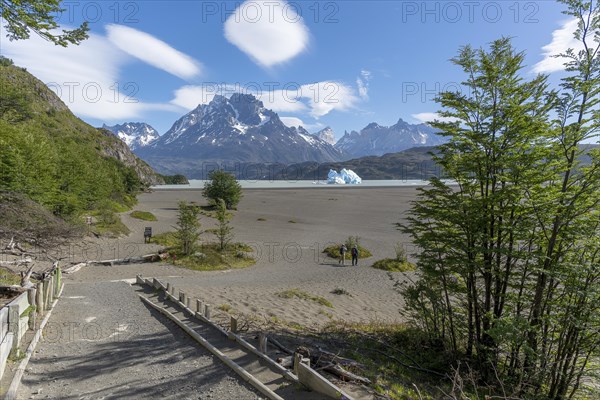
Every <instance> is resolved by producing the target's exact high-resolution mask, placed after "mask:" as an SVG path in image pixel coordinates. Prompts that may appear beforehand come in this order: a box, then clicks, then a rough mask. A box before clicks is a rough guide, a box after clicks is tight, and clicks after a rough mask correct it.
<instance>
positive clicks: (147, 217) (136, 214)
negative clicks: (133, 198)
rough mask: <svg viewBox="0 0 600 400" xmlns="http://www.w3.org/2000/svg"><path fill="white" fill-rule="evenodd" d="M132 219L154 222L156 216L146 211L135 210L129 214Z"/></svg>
mask: <svg viewBox="0 0 600 400" xmlns="http://www.w3.org/2000/svg"><path fill="white" fill-rule="evenodd" d="M129 215H130V216H131V217H132V218H136V219H141V220H142V221H156V216H155V215H154V214H152V213H151V212H148V211H139V210H135V211H132V212H131V214H129Z"/></svg>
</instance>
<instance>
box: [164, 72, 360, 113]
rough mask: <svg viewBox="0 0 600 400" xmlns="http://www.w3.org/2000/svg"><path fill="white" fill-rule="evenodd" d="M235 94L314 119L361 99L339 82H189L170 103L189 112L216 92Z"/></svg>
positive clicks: (204, 102) (276, 108)
mask: <svg viewBox="0 0 600 400" xmlns="http://www.w3.org/2000/svg"><path fill="white" fill-rule="evenodd" d="M233 93H243V94H252V95H254V96H255V97H256V98H257V99H259V100H260V101H262V102H263V104H264V106H265V107H266V108H268V109H270V110H273V111H275V112H277V113H298V112H308V114H309V115H310V116H311V117H313V118H319V117H322V116H324V115H326V114H328V113H330V112H331V111H333V110H338V111H347V110H349V109H351V108H354V107H355V106H356V104H357V103H358V102H359V101H360V98H359V97H358V96H357V95H356V94H355V92H354V91H353V90H352V88H351V87H349V86H347V85H345V84H343V83H340V82H335V81H323V82H316V83H311V84H306V85H294V88H293V89H285V90H273V89H269V88H261V87H260V86H259V85H241V84H239V83H236V84H234V83H227V84H216V83H203V84H202V85H187V86H182V87H180V88H179V89H177V90H176V91H175V92H174V97H173V99H172V100H171V101H170V103H171V104H173V105H175V106H178V107H181V108H183V109H185V110H187V111H189V110H192V109H194V108H196V107H197V106H198V104H208V103H209V102H210V101H211V100H212V99H213V97H214V95H215V94H220V95H222V96H225V97H227V98H229V97H231V95H232V94H233Z"/></svg>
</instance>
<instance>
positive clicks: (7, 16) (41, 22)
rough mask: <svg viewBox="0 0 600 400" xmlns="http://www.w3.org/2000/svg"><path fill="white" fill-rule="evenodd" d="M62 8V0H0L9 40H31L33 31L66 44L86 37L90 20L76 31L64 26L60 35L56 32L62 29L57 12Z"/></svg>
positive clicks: (58, 42) (57, 43)
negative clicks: (57, 18)
mask: <svg viewBox="0 0 600 400" xmlns="http://www.w3.org/2000/svg"><path fill="white" fill-rule="evenodd" d="M63 11H65V10H64V9H63V8H61V7H60V1H59V0H0V13H1V14H2V20H3V23H4V28H5V29H6V32H7V35H6V37H8V38H9V39H10V40H22V39H29V37H30V36H31V32H34V33H36V34H37V35H39V36H41V37H42V38H44V39H46V40H49V41H51V42H52V43H54V44H56V45H59V46H63V47H66V46H68V45H69V44H79V43H80V42H81V41H83V40H85V39H87V38H88V34H87V32H88V30H89V28H88V23H87V22H84V23H83V24H81V26H80V27H79V28H76V29H73V30H64V29H63V30H62V33H61V34H56V33H55V32H54V30H55V29H57V28H59V24H58V22H57V21H56V15H60V13H62V12H63Z"/></svg>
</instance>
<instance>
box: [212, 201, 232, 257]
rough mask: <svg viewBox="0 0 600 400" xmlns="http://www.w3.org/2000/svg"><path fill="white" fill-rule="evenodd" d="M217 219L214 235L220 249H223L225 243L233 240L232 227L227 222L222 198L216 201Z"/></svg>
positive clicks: (227, 217) (227, 218)
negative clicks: (217, 223)
mask: <svg viewBox="0 0 600 400" xmlns="http://www.w3.org/2000/svg"><path fill="white" fill-rule="evenodd" d="M217 221H219V225H218V226H217V229H216V231H215V235H216V236H217V238H218V239H219V246H220V248H221V250H225V248H226V247H227V245H229V243H231V241H232V240H233V227H232V226H231V225H230V224H229V216H228V215H227V208H226V207H225V201H223V199H219V200H218V202H217Z"/></svg>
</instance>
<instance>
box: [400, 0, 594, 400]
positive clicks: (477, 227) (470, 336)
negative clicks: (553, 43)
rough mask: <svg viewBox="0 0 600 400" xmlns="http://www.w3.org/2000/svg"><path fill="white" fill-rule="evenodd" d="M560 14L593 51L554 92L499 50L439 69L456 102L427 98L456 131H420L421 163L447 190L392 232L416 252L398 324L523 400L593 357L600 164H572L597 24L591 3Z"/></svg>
mask: <svg viewBox="0 0 600 400" xmlns="http://www.w3.org/2000/svg"><path fill="white" fill-rule="evenodd" d="M567 3H568V11H567V13H568V14H571V15H573V16H575V17H576V18H578V19H579V31H578V33H577V34H576V36H577V37H578V38H579V39H580V40H584V41H585V40H587V39H589V38H590V37H592V36H593V35H591V32H594V33H595V36H594V40H595V42H594V46H593V47H592V48H588V47H587V45H586V46H584V47H585V50H582V51H581V52H579V53H578V54H575V53H574V52H573V51H569V52H567V54H566V55H565V56H566V57H567V59H568V60H569V62H568V70H569V71H570V72H571V73H572V75H571V76H570V77H568V78H566V79H564V80H563V84H562V88H561V92H560V93H559V94H557V93H555V92H553V91H550V90H548V85H547V83H546V80H547V78H546V77H545V76H537V77H535V78H533V79H532V80H530V81H526V80H525V79H523V78H522V77H521V75H520V74H521V70H522V69H523V59H524V55H523V53H517V52H516V51H515V50H514V49H513V47H512V45H511V43H510V40H509V39H500V40H497V41H495V42H493V43H492V44H491V46H490V49H489V50H488V51H486V50H483V49H473V48H471V47H470V46H466V47H464V48H462V49H461V50H460V52H459V54H458V56H457V57H456V58H454V59H453V60H452V61H453V63H454V64H455V65H457V66H459V67H460V68H462V70H463V72H464V74H465V76H466V80H465V82H463V85H465V86H466V87H467V88H468V94H464V93H458V92H444V93H441V94H440V96H439V98H438V99H437V100H438V102H439V103H440V104H441V105H442V107H443V111H442V112H440V115H441V116H442V117H449V118H452V119H455V120H456V122H439V121H438V122H436V123H435V124H434V126H435V127H437V128H439V129H441V130H442V131H443V134H444V135H445V136H447V137H448V138H449V142H448V143H447V144H445V145H443V146H440V148H439V154H438V155H436V156H435V160H436V162H437V163H438V164H439V165H440V166H441V167H442V168H443V169H444V170H445V171H446V173H447V175H448V177H449V178H451V179H453V180H454V181H455V182H456V184H457V186H455V187H451V186H449V185H448V184H447V183H445V182H443V181H441V180H439V179H437V178H434V179H432V180H431V181H430V184H431V186H430V187H426V188H422V189H420V195H419V200H418V201H416V202H414V203H413V206H412V209H411V212H410V217H409V219H408V224H407V225H406V226H405V227H404V231H405V232H407V233H409V234H410V235H411V236H412V237H413V241H414V243H415V244H416V245H417V246H418V247H419V248H420V249H421V251H420V253H418V254H417V255H416V256H417V258H418V268H419V273H420V274H419V275H420V277H419V279H418V280H417V281H416V282H414V283H412V284H409V285H408V286H406V287H405V288H404V294H405V297H406V300H407V310H408V312H407V314H408V316H410V317H412V318H413V321H414V322H416V323H417V324H418V326H419V327H421V329H423V331H424V332H426V333H427V335H428V336H429V338H430V340H438V341H440V342H441V343H443V344H444V345H445V346H446V347H447V348H448V349H449V350H450V351H451V352H452V353H463V354H464V355H465V356H467V358H468V359H470V360H471V361H472V362H473V363H474V370H477V371H478V374H479V376H478V378H477V379H478V380H480V381H482V382H485V383H487V384H489V385H494V384H497V381H498V376H501V377H502V379H503V381H504V382H505V386H503V387H502V388H498V391H502V392H504V391H505V390H510V391H511V392H513V393H514V394H515V395H516V396H518V397H524V398H533V397H540V398H552V399H563V398H570V397H572V396H573V394H574V393H575V392H576V391H577V390H578V389H579V388H580V387H581V384H582V382H583V381H582V379H583V378H584V377H585V376H586V374H588V373H589V361H590V359H593V358H594V357H599V356H600V353H599V351H598V350H599V349H598V347H599V346H598V344H599V343H598V341H597V340H596V341H594V340H593V339H592V337H594V336H596V338H597V327H598V326H599V322H600V320H599V319H598V308H597V305H598V304H600V303H599V302H600V269H599V268H598V265H600V251H599V250H598V245H599V242H598V238H599V237H600V219H599V216H600V207H599V204H600V155H599V154H598V151H597V150H593V151H591V152H590V156H591V164H590V165H587V166H581V165H580V164H579V161H578V160H579V159H580V158H581V157H580V156H581V152H582V150H581V149H582V147H581V144H582V142H584V141H587V140H590V139H591V138H593V137H594V136H595V135H596V132H597V129H598V114H597V104H598V101H599V99H598V93H599V90H600V86H599V85H600V82H599V81H598V80H597V76H598V73H599V72H600V67H599V63H598V52H597V50H598V48H599V47H600V44H599V43H598V40H599V39H600V36H598V34H599V33H600V19H599V12H598V7H597V5H594V6H593V7H594V8H593V9H592V5H591V4H592V3H588V2H585V3H584V2H580V1H568V2H567ZM587 14H590V15H591V18H588V17H587ZM584 38H587V39H584ZM551 110H554V111H555V112H556V114H557V115H558V118H557V119H555V120H551V119H550V116H549V115H550V111H551Z"/></svg>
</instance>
